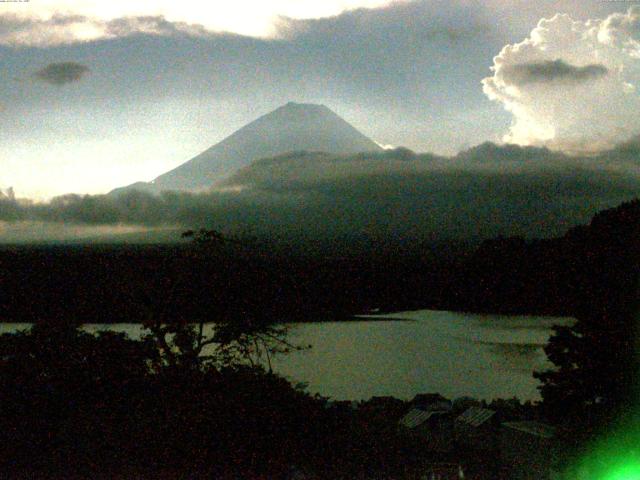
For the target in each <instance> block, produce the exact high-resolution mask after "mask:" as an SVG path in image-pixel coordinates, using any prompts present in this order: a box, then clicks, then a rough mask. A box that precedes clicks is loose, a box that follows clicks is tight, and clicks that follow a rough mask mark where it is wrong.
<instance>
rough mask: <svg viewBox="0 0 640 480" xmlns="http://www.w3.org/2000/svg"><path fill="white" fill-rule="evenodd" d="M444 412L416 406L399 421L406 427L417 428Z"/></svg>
mask: <svg viewBox="0 0 640 480" xmlns="http://www.w3.org/2000/svg"><path fill="white" fill-rule="evenodd" d="M441 413H442V412H434V411H426V410H422V409H421V408H414V409H412V410H410V411H409V413H407V414H406V415H405V416H404V417H402V418H401V419H400V421H399V422H398V423H399V424H400V425H401V426H403V427H406V428H416V427H418V426H420V425H422V424H423V423H424V422H426V421H427V420H429V419H430V418H431V417H434V416H436V415H440V414H441Z"/></svg>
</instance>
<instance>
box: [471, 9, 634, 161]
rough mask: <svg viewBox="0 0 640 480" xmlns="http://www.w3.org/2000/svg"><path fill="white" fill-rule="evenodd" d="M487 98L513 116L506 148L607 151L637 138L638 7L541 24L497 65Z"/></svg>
mask: <svg viewBox="0 0 640 480" xmlns="http://www.w3.org/2000/svg"><path fill="white" fill-rule="evenodd" d="M493 72H494V74H493V76H492V77H489V78H485V79H484V80H483V86H484V92H485V94H486V95H487V96H488V97H489V98H490V99H492V100H495V101H497V102H500V103H502V104H503V105H504V108H505V109H506V110H508V111H509V112H511V113H512V114H513V123H512V125H511V128H510V130H509V132H508V133H507V134H506V135H505V137H504V140H505V141H507V142H512V143H517V144H521V145H547V146H549V147H552V148H558V149H563V150H567V151H574V152H576V151H589V152H593V151H598V150H604V149H608V148H612V147H613V146H614V145H615V144H617V143H620V142H621V141H625V140H627V139H629V138H631V137H632V136H634V135H637V134H638V133H639V132H640V117H638V115H637V112H638V111H639V110H640V96H639V95H638V91H637V88H638V87H639V86H640V7H638V6H632V7H631V8H630V9H629V10H628V11H627V12H626V13H615V14H612V15H609V16H608V17H606V18H604V19H600V20H589V21H576V20H574V19H573V18H571V17H569V16H568V15H561V14H558V15H555V16H554V17H553V18H551V19H543V20H541V21H540V22H539V23H538V25H537V27H536V28H535V29H533V31H532V32H531V34H530V35H529V37H528V38H526V39H525V40H523V41H522V42H520V43H516V44H512V45H507V46H505V47H504V48H503V49H502V51H501V52H500V53H499V54H498V56H496V57H495V59H494V65H493Z"/></svg>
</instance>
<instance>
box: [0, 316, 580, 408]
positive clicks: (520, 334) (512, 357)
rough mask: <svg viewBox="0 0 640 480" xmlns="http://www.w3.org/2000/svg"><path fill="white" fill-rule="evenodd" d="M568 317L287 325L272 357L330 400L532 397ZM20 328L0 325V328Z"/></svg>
mask: <svg viewBox="0 0 640 480" xmlns="http://www.w3.org/2000/svg"><path fill="white" fill-rule="evenodd" d="M384 318H386V319H387V320H384ZM369 319H371V320H373V319H375V320H376V321H370V320H369ZM399 319H404V320H408V321H397V320H399ZM571 322H573V320H572V319H568V318H550V317H509V316H497V315H470V314H460V313H453V312H442V311H431V310H421V311H415V312H403V313H396V314H391V315H389V314H387V315H384V316H373V317H362V321H353V322H325V323H303V324H294V325H292V329H291V339H292V341H294V342H298V343H299V344H304V345H306V344H311V345H312V349H311V350H307V351H303V352H293V353H291V354H289V355H287V356H282V357H278V358H276V359H275V361H274V369H275V370H276V371H277V372H279V373H281V374H283V375H285V376H287V377H289V378H290V379H291V380H292V381H294V382H305V383H308V385H309V387H308V389H309V391H310V392H312V393H320V394H321V395H324V396H330V397H332V398H335V399H351V400H359V399H366V398H369V397H371V396H374V395H393V396H395V397H398V398H405V399H410V398H412V397H413V396H414V395H415V394H416V393H421V392H439V393H441V394H443V395H445V396H448V397H450V398H455V397H458V396H463V395H470V396H474V397H477V398H486V399H491V398H510V397H513V396H517V397H519V398H521V399H535V398H538V392H537V389H536V387H537V381H536V380H535V379H534V378H533V377H532V376H531V373H532V371H533V370H539V369H544V368H548V367H549V366H550V364H549V363H548V362H547V360H546V357H545V355H544V352H543V351H542V347H543V346H544V345H545V344H546V342H547V340H548V338H549V335H550V334H551V327H552V326H553V325H568V324H570V323H571ZM28 327H29V325H28V324H0V333H3V332H7V331H16V330H18V329H25V328H28ZM84 328H85V330H87V331H90V332H96V331H99V330H104V329H111V330H114V331H121V332H126V333H128V334H129V335H130V336H131V337H133V338H137V337H139V336H140V334H141V332H142V329H141V327H140V325H137V324H115V325H96V324H92V325H86V326H85V327H84ZM209 332H211V330H210V329H209Z"/></svg>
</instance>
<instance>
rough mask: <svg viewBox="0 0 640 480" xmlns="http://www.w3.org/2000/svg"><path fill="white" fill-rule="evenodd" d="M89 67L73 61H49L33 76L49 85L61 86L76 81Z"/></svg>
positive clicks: (87, 71)
mask: <svg viewBox="0 0 640 480" xmlns="http://www.w3.org/2000/svg"><path fill="white" fill-rule="evenodd" d="M89 71H90V70H89V67H87V66H86V65H82V64H80V63H75V62H61V63H50V64H49V65H47V66H46V67H44V68H42V69H40V70H38V71H37V72H36V73H34V75H33V76H34V77H35V78H36V79H37V80H39V81H41V82H44V83H48V84H50V85H57V86H62V85H66V84H68V83H73V82H78V81H80V80H81V79H82V77H84V76H85V75H87V74H88V73H89Z"/></svg>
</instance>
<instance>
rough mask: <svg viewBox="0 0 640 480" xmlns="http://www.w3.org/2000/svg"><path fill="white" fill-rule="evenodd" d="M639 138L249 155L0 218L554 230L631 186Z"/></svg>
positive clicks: (355, 230) (242, 227) (322, 233)
mask: <svg viewBox="0 0 640 480" xmlns="http://www.w3.org/2000/svg"><path fill="white" fill-rule="evenodd" d="M638 148H639V147H638V144H637V143H636V144H626V145H624V146H622V147H620V148H618V149H615V150H611V151H608V152H606V153H605V154H602V155H601V156H597V157H591V158H573V157H569V156H566V155H564V154H561V153H557V152H553V151H550V150H548V149H544V148H536V147H519V146H516V145H506V146H498V145H495V144H491V143H486V144H483V145H479V146H477V147H474V148H472V149H469V150H467V151H466V152H463V153H461V154H459V155H456V156H454V157H440V156H436V155H430V154H421V155H418V154H415V153H413V152H411V151H409V150H406V149H396V150H389V151H384V152H380V153H377V154H358V155H353V156H349V157H343V156H332V155H328V154H321V153H307V154H304V153H298V154H288V155H283V156H280V157H276V158H273V159H264V160H261V161H258V162H255V163H254V164H252V165H251V166H250V167H249V168H246V169H244V170H242V171H240V172H238V174H237V175H236V176H235V177H233V178H232V179H231V180H230V181H229V182H228V184H227V185H226V186H225V188H222V189H220V190H219V191H212V192H208V193H201V194H191V193H184V192H165V193H163V194H161V195H152V194H149V193H144V192H138V191H128V192H123V193H121V194H118V195H95V196H89V195H84V196H82V195H65V196H62V197H57V198H55V199H53V200H52V201H50V202H48V203H39V204H37V203H29V202H24V201H21V200H16V199H9V198H0V222H2V221H7V222H18V223H20V222H22V224H24V222H39V223H46V224H66V225H70V226H73V225H79V224H80V225H114V226H118V225H140V226H145V227H153V228H161V227H177V229H178V230H179V229H181V228H182V229H189V228H201V227H204V228H216V229H219V230H223V231H225V232H232V233H233V232H252V233H254V234H258V235H266V236H269V237H281V238H294V239H295V238H313V239H314V240H318V241H327V240H331V239H332V238H336V237H342V238H345V237H349V236H363V235H364V236H365V237H367V238H378V239H398V238H402V239H403V241H407V242H408V241H411V240H412V239H413V240H416V239H424V238H431V239H447V238H467V239H468V238H487V237H494V236H496V235H498V234H503V235H525V236H553V235H560V234H562V233H564V232H565V231H566V230H567V229H568V228H569V227H571V226H573V225H576V224H580V223H584V222H587V221H588V220H589V218H590V217H591V216H592V215H593V214H594V213H596V212H597V211H599V210H601V209H604V208H608V207H612V206H615V205H617V204H619V203H621V202H622V201H626V200H630V199H632V198H634V197H636V196H638V195H639V194H640V175H638V160H637V151H638ZM633 152H636V153H633ZM1 238H2V237H1V236H0V239H1Z"/></svg>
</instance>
